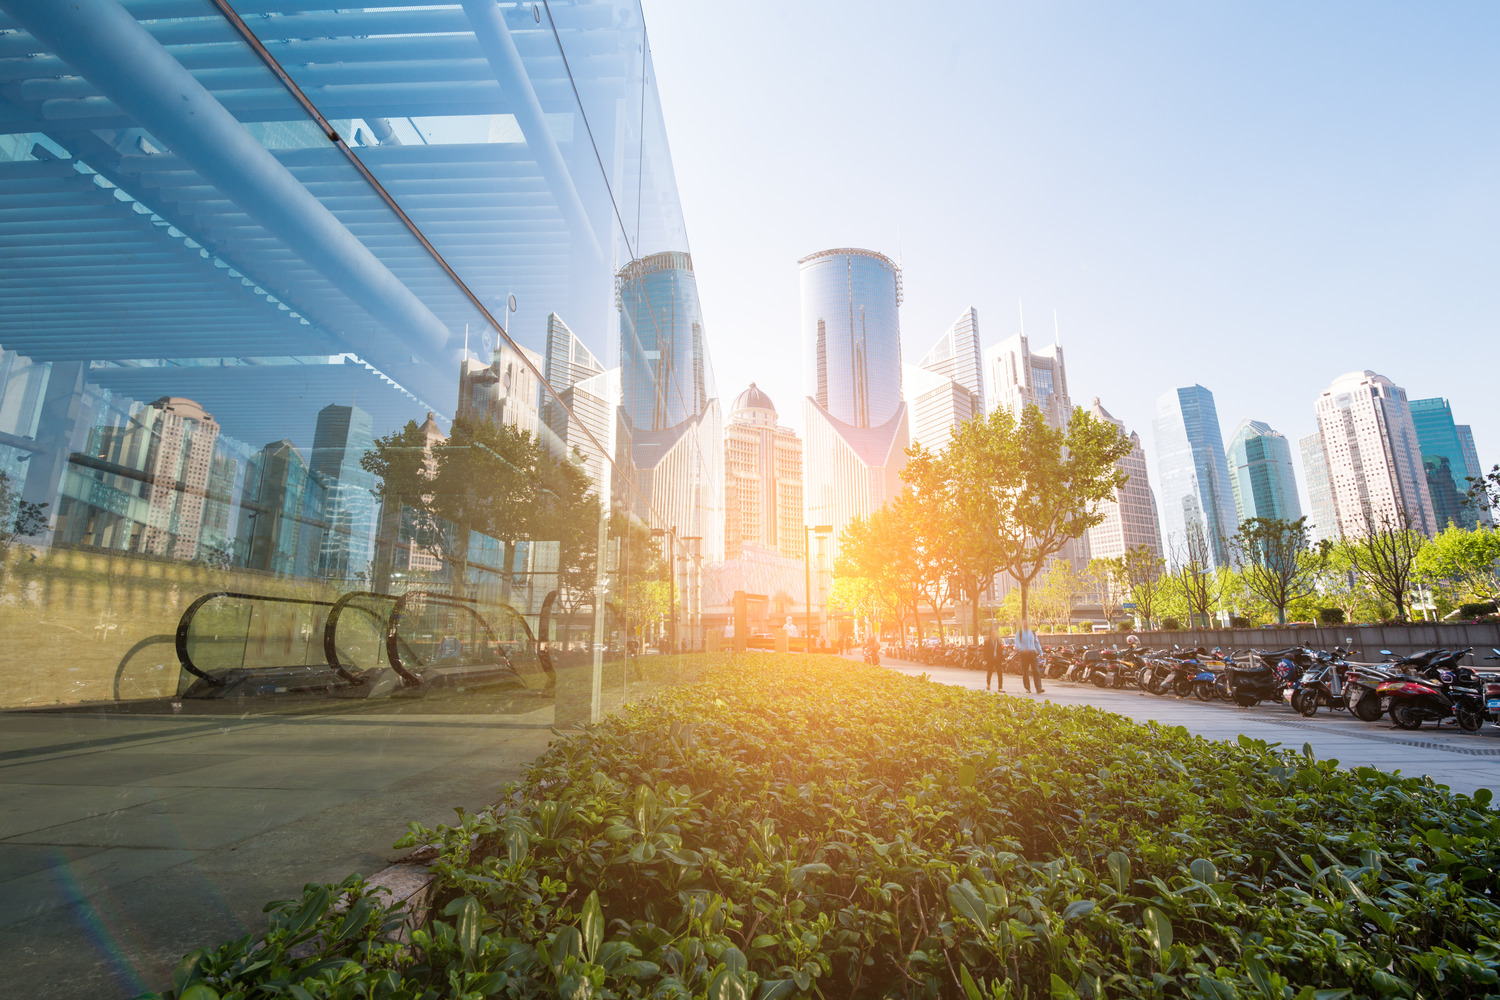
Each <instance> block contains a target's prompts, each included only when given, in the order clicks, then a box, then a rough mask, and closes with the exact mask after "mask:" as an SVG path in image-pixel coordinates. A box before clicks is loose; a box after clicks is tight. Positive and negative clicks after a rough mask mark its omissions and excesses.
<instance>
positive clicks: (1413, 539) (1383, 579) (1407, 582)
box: [1349, 511, 1426, 621]
mask: <svg viewBox="0 0 1500 1000" xmlns="http://www.w3.org/2000/svg"><path fill="white" fill-rule="evenodd" d="M1425 541H1426V539H1425V538H1424V537H1423V536H1422V535H1421V534H1420V533H1419V532H1417V531H1416V530H1415V529H1414V528H1412V526H1411V518H1410V517H1408V516H1407V514H1406V512H1405V511H1398V512H1397V513H1396V515H1395V516H1394V517H1393V516H1391V515H1389V514H1386V515H1383V516H1382V517H1381V518H1380V520H1379V521H1378V522H1377V523H1374V524H1372V525H1371V527H1370V530H1369V531H1368V532H1367V533H1366V534H1365V535H1364V536H1363V537H1361V538H1354V539H1351V540H1350V545H1349V559H1350V562H1351V564H1352V565H1353V568H1354V572H1356V573H1358V574H1359V576H1360V577H1361V578H1362V579H1363V580H1364V581H1365V583H1366V584H1368V585H1369V587H1370V589H1371V590H1372V591H1374V592H1375V595H1376V596H1377V597H1378V598H1380V599H1381V600H1382V601H1386V602H1388V603H1389V604H1390V605H1391V606H1392V607H1394V608H1395V609H1396V619H1397V620H1398V621H1406V618H1407V614H1406V607H1407V595H1408V594H1409V593H1410V592H1411V581H1412V570H1413V567H1414V566H1415V565H1416V561H1417V553H1419V552H1420V551H1421V550H1422V544H1423V542H1425Z"/></svg>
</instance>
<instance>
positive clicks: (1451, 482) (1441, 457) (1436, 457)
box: [1411, 399, 1479, 531]
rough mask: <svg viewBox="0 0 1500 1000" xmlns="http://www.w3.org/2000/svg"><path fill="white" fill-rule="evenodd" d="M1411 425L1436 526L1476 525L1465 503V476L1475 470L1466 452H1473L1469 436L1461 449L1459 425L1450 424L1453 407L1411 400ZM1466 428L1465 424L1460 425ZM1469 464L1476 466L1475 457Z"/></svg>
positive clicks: (1434, 401) (1473, 510)
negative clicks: (1465, 445)
mask: <svg viewBox="0 0 1500 1000" xmlns="http://www.w3.org/2000/svg"><path fill="white" fill-rule="evenodd" d="M1411 420H1412V426H1413V427H1415V428H1416V431H1417V445H1418V447H1420V448H1421V449H1422V471H1423V474H1424V476H1425V477H1426V479H1427V493H1428V495H1429V496H1430V497H1431V498H1432V508H1433V513H1434V514H1435V515H1436V517H1437V527H1438V530H1439V531H1442V530H1443V529H1444V528H1446V527H1448V525H1449V524H1450V523H1451V524H1456V525H1458V526H1459V527H1460V528H1468V529H1472V528H1474V527H1475V526H1477V525H1478V524H1479V514H1478V510H1477V509H1476V508H1475V507H1474V506H1472V505H1471V504H1469V502H1468V496H1467V494H1468V492H1469V477H1470V476H1477V475H1478V471H1477V470H1475V469H1471V468H1470V456H1469V454H1468V452H1471V451H1472V450H1473V442H1474V438H1473V434H1472V432H1471V433H1470V434H1469V435H1468V443H1469V447H1468V448H1467V449H1466V448H1465V447H1464V438H1463V437H1462V436H1460V434H1459V430H1458V427H1459V425H1457V424H1455V423H1454V422H1453V408H1452V407H1450V406H1449V405H1448V401H1447V400H1446V399H1414V400H1412V401H1411ZM1464 426H1465V428H1466V429H1467V425H1464ZM1473 465H1474V466H1476V467H1477V466H1478V465H1479V458H1478V456H1477V455H1475V456H1473Z"/></svg>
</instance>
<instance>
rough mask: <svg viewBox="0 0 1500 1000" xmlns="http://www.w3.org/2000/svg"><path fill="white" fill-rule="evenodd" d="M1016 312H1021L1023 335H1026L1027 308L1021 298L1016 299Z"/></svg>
mask: <svg viewBox="0 0 1500 1000" xmlns="http://www.w3.org/2000/svg"><path fill="white" fill-rule="evenodd" d="M1016 312H1018V313H1020V314H1021V336H1023V337H1024V336H1026V308H1025V306H1023V305H1022V304H1021V300H1020V299H1019V298H1018V299H1016Z"/></svg>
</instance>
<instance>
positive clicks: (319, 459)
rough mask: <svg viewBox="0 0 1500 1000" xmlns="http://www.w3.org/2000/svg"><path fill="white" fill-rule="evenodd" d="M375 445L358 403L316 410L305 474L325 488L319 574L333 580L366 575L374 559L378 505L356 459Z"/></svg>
mask: <svg viewBox="0 0 1500 1000" xmlns="http://www.w3.org/2000/svg"><path fill="white" fill-rule="evenodd" d="M374 447H375V432H374V422H373V421H372V420H371V419H370V415H369V414H368V413H366V412H365V411H364V410H361V409H360V408H359V407H357V406H339V405H337V404H331V405H329V406H325V407H323V409H321V410H319V411H318V424H317V427H316V429H315V430H314V432H313V448H312V461H311V462H309V463H308V472H309V474H310V475H312V476H313V477H315V478H317V479H319V480H321V483H322V486H323V489H324V490H325V497H326V499H325V511H324V518H323V519H324V520H325V521H327V523H328V529H327V530H326V531H325V532H324V533H323V534H322V552H321V553H320V554H319V558H318V575H319V576H321V577H325V578H327V579H333V580H357V579H367V578H368V575H369V573H370V562H371V560H372V559H374V557H375V532H376V530H377V527H378V524H379V507H380V505H379V503H378V501H376V499H375V495H374V490H375V477H374V476H373V475H371V474H370V473H368V472H366V471H365V470H364V468H363V467H361V465H360V459H361V458H363V457H364V455H365V453H366V452H367V451H370V450H372V449H373V448H374Z"/></svg>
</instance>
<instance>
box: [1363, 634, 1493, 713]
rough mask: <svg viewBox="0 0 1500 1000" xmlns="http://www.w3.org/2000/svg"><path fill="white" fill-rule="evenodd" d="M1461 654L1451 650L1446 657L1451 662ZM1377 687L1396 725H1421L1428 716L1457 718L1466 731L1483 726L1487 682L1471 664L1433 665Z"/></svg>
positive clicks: (1446, 660)
mask: <svg viewBox="0 0 1500 1000" xmlns="http://www.w3.org/2000/svg"><path fill="white" fill-rule="evenodd" d="M1464 652H1465V653H1467V652H1469V650H1465V651H1464ZM1461 655H1463V654H1462V653H1455V654H1450V655H1449V656H1448V657H1444V658H1443V659H1444V661H1445V662H1451V661H1452V660H1453V658H1454V657H1457V656H1461ZM1376 690H1377V691H1378V692H1379V693H1380V707H1381V708H1382V709H1384V710H1385V711H1387V712H1389V713H1390V716H1391V721H1392V722H1393V723H1395V725H1396V728H1397V729H1420V728H1422V723H1424V722H1427V721H1429V720H1430V721H1433V722H1437V723H1442V722H1444V721H1445V720H1447V719H1453V720H1454V721H1456V722H1457V723H1458V728H1460V729H1462V730H1463V731H1464V732H1466V733H1473V732H1478V731H1479V730H1480V728H1482V727H1483V726H1484V716H1485V710H1486V709H1485V701H1484V686H1483V684H1482V683H1481V681H1480V680H1479V675H1478V674H1476V673H1475V672H1474V671H1473V670H1472V669H1470V668H1469V667H1457V669H1449V668H1448V667H1446V666H1442V667H1440V666H1431V667H1428V668H1427V671H1426V674H1425V675H1424V676H1420V677H1415V676H1413V677H1406V678H1402V679H1395V678H1393V679H1391V680H1388V681H1386V682H1385V683H1383V684H1381V685H1380V687H1379V688H1377V689H1376Z"/></svg>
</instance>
